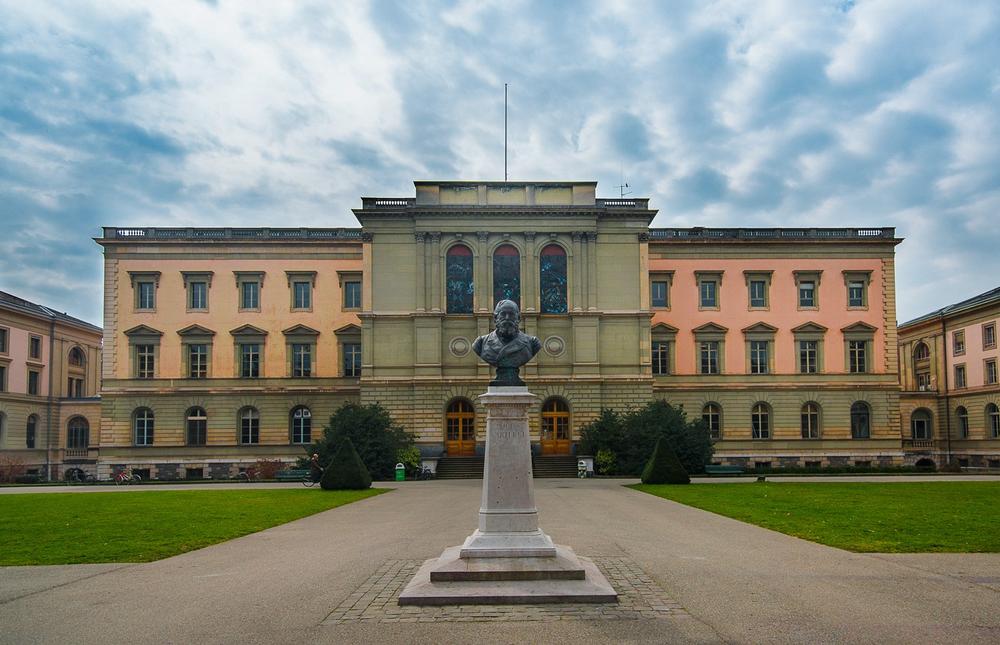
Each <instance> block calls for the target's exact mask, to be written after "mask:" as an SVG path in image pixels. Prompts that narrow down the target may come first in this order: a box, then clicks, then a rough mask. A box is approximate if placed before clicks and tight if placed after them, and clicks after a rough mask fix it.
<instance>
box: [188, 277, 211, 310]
mask: <svg viewBox="0 0 1000 645" xmlns="http://www.w3.org/2000/svg"><path fill="white" fill-rule="evenodd" d="M188 308H189V309H208V283H207V282H189V283H188Z"/></svg>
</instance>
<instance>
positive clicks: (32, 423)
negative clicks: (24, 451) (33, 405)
mask: <svg viewBox="0 0 1000 645" xmlns="http://www.w3.org/2000/svg"><path fill="white" fill-rule="evenodd" d="M37 441H38V416H37V415H34V414H32V415H31V416H29V417H28V427H27V428H26V429H25V433H24V447H25V448H34V447H35V443H36V442H37Z"/></svg>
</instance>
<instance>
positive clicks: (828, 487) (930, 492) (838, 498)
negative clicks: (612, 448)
mask: <svg viewBox="0 0 1000 645" xmlns="http://www.w3.org/2000/svg"><path fill="white" fill-rule="evenodd" d="M632 488H635V489H636V490H640V491H643V492H646V493H650V494H653V495H657V496H659V497H664V498H666V499H671V500H674V501H676V502H680V503H682V504H687V505H688V506H694V507H696V508H701V509H704V510H706V511H711V512H713V513H718V514H719V515H725V516H727V517H732V518H734V519H737V520H741V521H744V522H749V523H751V524H757V525H759V526H763V527H765V528H769V529H773V530H775V531H781V532H782V533H787V534H788V535H794V536H796V537H800V538H804V539H806V540H811V541H813V542H819V543H820V544H827V545H829V546H835V547H838V548H841V549H847V550H849V551H858V552H863V553H929V552H942V553H947V552H950V553H997V552H1000V503H998V502H1000V482H983V481H978V482H977V481H970V482H899V483H818V482H814V483H805V482H803V483H780V484H779V483H747V484H692V485H689V486H646V485H643V484H637V485H635V486H632Z"/></svg>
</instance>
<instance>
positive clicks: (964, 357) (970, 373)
mask: <svg viewBox="0 0 1000 645" xmlns="http://www.w3.org/2000/svg"><path fill="white" fill-rule="evenodd" d="M990 322H992V323H993V324H994V325H996V329H997V330H998V331H1000V319H997V318H994V319H993V320H985V321H980V322H977V323H975V324H973V325H966V326H964V327H954V328H952V327H951V326H950V325H949V326H948V333H947V334H946V336H945V339H944V342H945V348H946V351H945V360H946V361H947V364H948V386H949V389H954V388H955V366H956V365H962V364H963V363H964V364H965V379H966V380H965V382H966V387H969V388H973V387H982V386H983V385H985V382H984V378H985V374H984V366H983V361H984V360H986V359H987V358H996V359H997V360H998V362H1000V344H997V345H996V346H994V347H993V348H992V349H983V325H984V324H988V323H990ZM958 330H964V331H965V354H960V355H958V356H955V332H956V331H958Z"/></svg>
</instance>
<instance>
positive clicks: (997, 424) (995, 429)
mask: <svg viewBox="0 0 1000 645" xmlns="http://www.w3.org/2000/svg"><path fill="white" fill-rule="evenodd" d="M986 431H987V432H989V437H990V438H991V439H1000V408H997V404H996V403H990V404H989V405H987V406H986Z"/></svg>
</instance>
